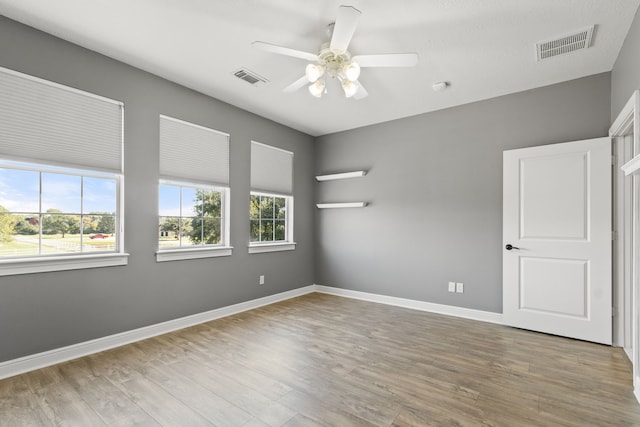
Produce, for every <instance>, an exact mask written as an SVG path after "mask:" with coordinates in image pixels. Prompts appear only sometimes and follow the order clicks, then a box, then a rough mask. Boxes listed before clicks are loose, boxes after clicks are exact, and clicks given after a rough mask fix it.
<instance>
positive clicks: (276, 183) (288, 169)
mask: <svg viewBox="0 0 640 427" xmlns="http://www.w3.org/2000/svg"><path fill="white" fill-rule="evenodd" d="M251 190H252V191H263V192H267V193H276V194H282V195H285V196H291V195H292V194H293V153H292V152H290V151H285V150H282V149H280V148H276V147H272V146H270V145H265V144H261V143H259V142H255V141H252V142H251Z"/></svg>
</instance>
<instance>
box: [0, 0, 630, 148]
mask: <svg viewBox="0 0 640 427" xmlns="http://www.w3.org/2000/svg"><path fill="white" fill-rule="evenodd" d="M340 4H347V5H352V6H354V7H356V8H357V9H359V10H361V11H362V15H361V17H360V20H359V23H358V28H357V29H356V32H355V35H354V37H353V39H352V42H351V44H350V46H349V50H350V52H351V53H352V54H354V55H358V54H376V53H395V52H417V53H418V54H419V57H420V59H419V61H418V66H417V67H414V68H376V69H374V68H367V69H363V70H362V74H361V77H360V81H361V82H362V83H363V85H364V86H365V87H366V88H367V90H368V92H369V96H368V97H367V98H365V99H363V100H354V99H346V98H345V97H344V95H342V90H341V89H340V87H339V86H338V84H337V82H327V87H328V91H329V93H328V94H327V95H325V96H324V97H323V98H321V99H316V98H313V97H312V96H311V95H310V94H309V93H308V91H307V90H306V89H305V88H302V89H301V90H299V91H298V92H296V93H293V94H287V93H283V92H282V89H283V88H284V87H286V86H287V85H289V84H290V83H292V82H293V81H295V80H296V79H298V78H299V77H301V76H302V75H303V74H304V67H305V66H306V62H305V61H303V60H300V59H296V58H291V57H286V56H282V55H275V54H271V53H268V52H264V51H261V50H258V49H255V48H252V47H251V42H253V41H254V40H260V41H264V42H269V43H273V44H278V45H282V46H287V47H291V48H294V49H298V50H303V51H308V52H312V53H317V51H318V49H319V47H320V44H321V43H322V42H325V41H327V40H326V26H327V25H328V24H329V23H331V22H333V20H334V19H335V16H336V14H337V10H338V6H339V5H340ZM639 4H640V0H517V1H515V0H484V1H478V0H429V1H427V0H395V1H389V0H342V1H333V0H306V1H300V0H269V1H266V0H180V1H177V0H135V1H131V0H91V1H87V0H55V1H51V0H0V13H1V14H2V15H5V16H7V17H9V18H11V19H14V20H17V21H19V22H23V23H25V24H28V25H30V26H33V27H35V28H38V29H41V30H43V31H46V32H48V33H51V34H54V35H56V36H58V37H61V38H63V39H65V40H69V41H71V42H73V43H76V44H78V45H81V46H84V47H86V48H89V49H91V50H94V51H97V52H100V53H102V54H105V55H107V56H110V57H112V58H115V59H118V60H120V61H123V62H126V63H128V64H131V65H133V66H136V67H138V68H141V69H143V70H146V71H149V72H151V73H154V74H156V75H159V76H162V77H164V78H166V79H168V80H171V81H174V82H176V83H179V84H182V85H184V86H187V87H190V88H192V89H195V90H197V91H199V92H203V93H205V94H208V95H211V96H212V97H214V98H217V99H220V100H222V101H225V102H228V103H230V104H233V105H236V106H238V107H240V108H243V109H245V110H248V111H251V112H253V113H256V114H259V115H261V116H263V117H267V118H269V119H272V120H274V121H276V122H279V123H283V124H285V125H288V126H290V127H292V128H295V129H298V130H301V131H303V132H306V133H308V134H311V135H314V136H318V135H324V134H327V133H332V132H337V131H341V130H346V129H352V128H356V127H360V126H365V125H369V124H373V123H379V122H384V121H388V120H393V119H397V118H401V117H407V116H412V115H416V114H420V113H425V112H429V111H435V110H439V109H443V108H447V107H452V106H455V105H460V104H465V103H469V102H474V101H479V100H482V99H487V98H492V97H495V96H499V95H504V94H508V93H514V92H519V91H523V90H528V89H532V88H535V87H540V86H546V85H549V84H553V83H558V82H561V81H565V80H571V79H575V78H579V77H583V76H587V75H591V74H596V73H601V72H605V71H610V70H611V69H612V68H613V65H614V62H615V60H616V58H617V56H618V52H619V50H620V48H621V46H622V43H623V41H624V38H625V36H626V34H627V31H628V30H629V27H630V25H631V22H632V20H633V17H634V15H635V13H636V10H637V8H638V5H639ZM593 24H596V25H597V27H596V32H595V35H594V39H593V42H592V47H591V48H589V49H587V50H584V51H580V52H574V53H572V54H569V55H565V56H561V57H555V58H552V59H549V60H546V61H543V62H536V55H535V43H536V42H539V41H545V40H548V39H552V38H555V37H559V36H564V35H567V34H570V33H572V32H574V31H577V30H581V29H583V28H585V27H587V26H590V25H593ZM0 65H1V64H0ZM241 67H246V68H248V69H249V70H251V71H253V72H256V73H258V74H259V75H261V76H264V77H266V78H267V79H268V80H269V82H268V83H267V84H264V85H261V86H257V87H255V86H252V85H250V84H248V83H246V82H244V81H242V80H239V79H238V78H236V77H234V76H233V72H234V71H235V70H237V69H239V68H241ZM440 81H447V82H450V84H451V86H450V87H449V88H448V89H447V90H445V91H442V92H434V91H433V90H432V88H431V86H432V84H433V83H435V82H440Z"/></svg>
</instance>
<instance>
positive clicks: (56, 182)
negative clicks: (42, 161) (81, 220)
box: [42, 172, 81, 213]
mask: <svg viewBox="0 0 640 427" xmlns="http://www.w3.org/2000/svg"><path fill="white" fill-rule="evenodd" d="M80 181H81V177H80V176H77V175H63V174H57V173H47V172H43V173H42V210H43V211H44V212H50V213H58V212H60V213H80V203H81V191H80V188H81V187H80V185H81V184H80Z"/></svg>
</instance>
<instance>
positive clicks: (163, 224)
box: [158, 216, 180, 248]
mask: <svg viewBox="0 0 640 427" xmlns="http://www.w3.org/2000/svg"><path fill="white" fill-rule="evenodd" d="M179 235H180V217H171V216H161V217H160V224H159V226H158V247H159V248H172V247H177V246H180V238H179Z"/></svg>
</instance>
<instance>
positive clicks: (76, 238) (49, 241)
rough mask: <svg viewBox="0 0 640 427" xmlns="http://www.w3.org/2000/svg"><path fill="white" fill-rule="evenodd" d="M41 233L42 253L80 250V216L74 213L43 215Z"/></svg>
mask: <svg viewBox="0 0 640 427" xmlns="http://www.w3.org/2000/svg"><path fill="white" fill-rule="evenodd" d="M42 234H43V235H42V251H41V253H42V254H62V253H74V252H81V245H80V218H79V217H78V216H76V215H56V214H53V215H51V214H47V215H43V216H42Z"/></svg>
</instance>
